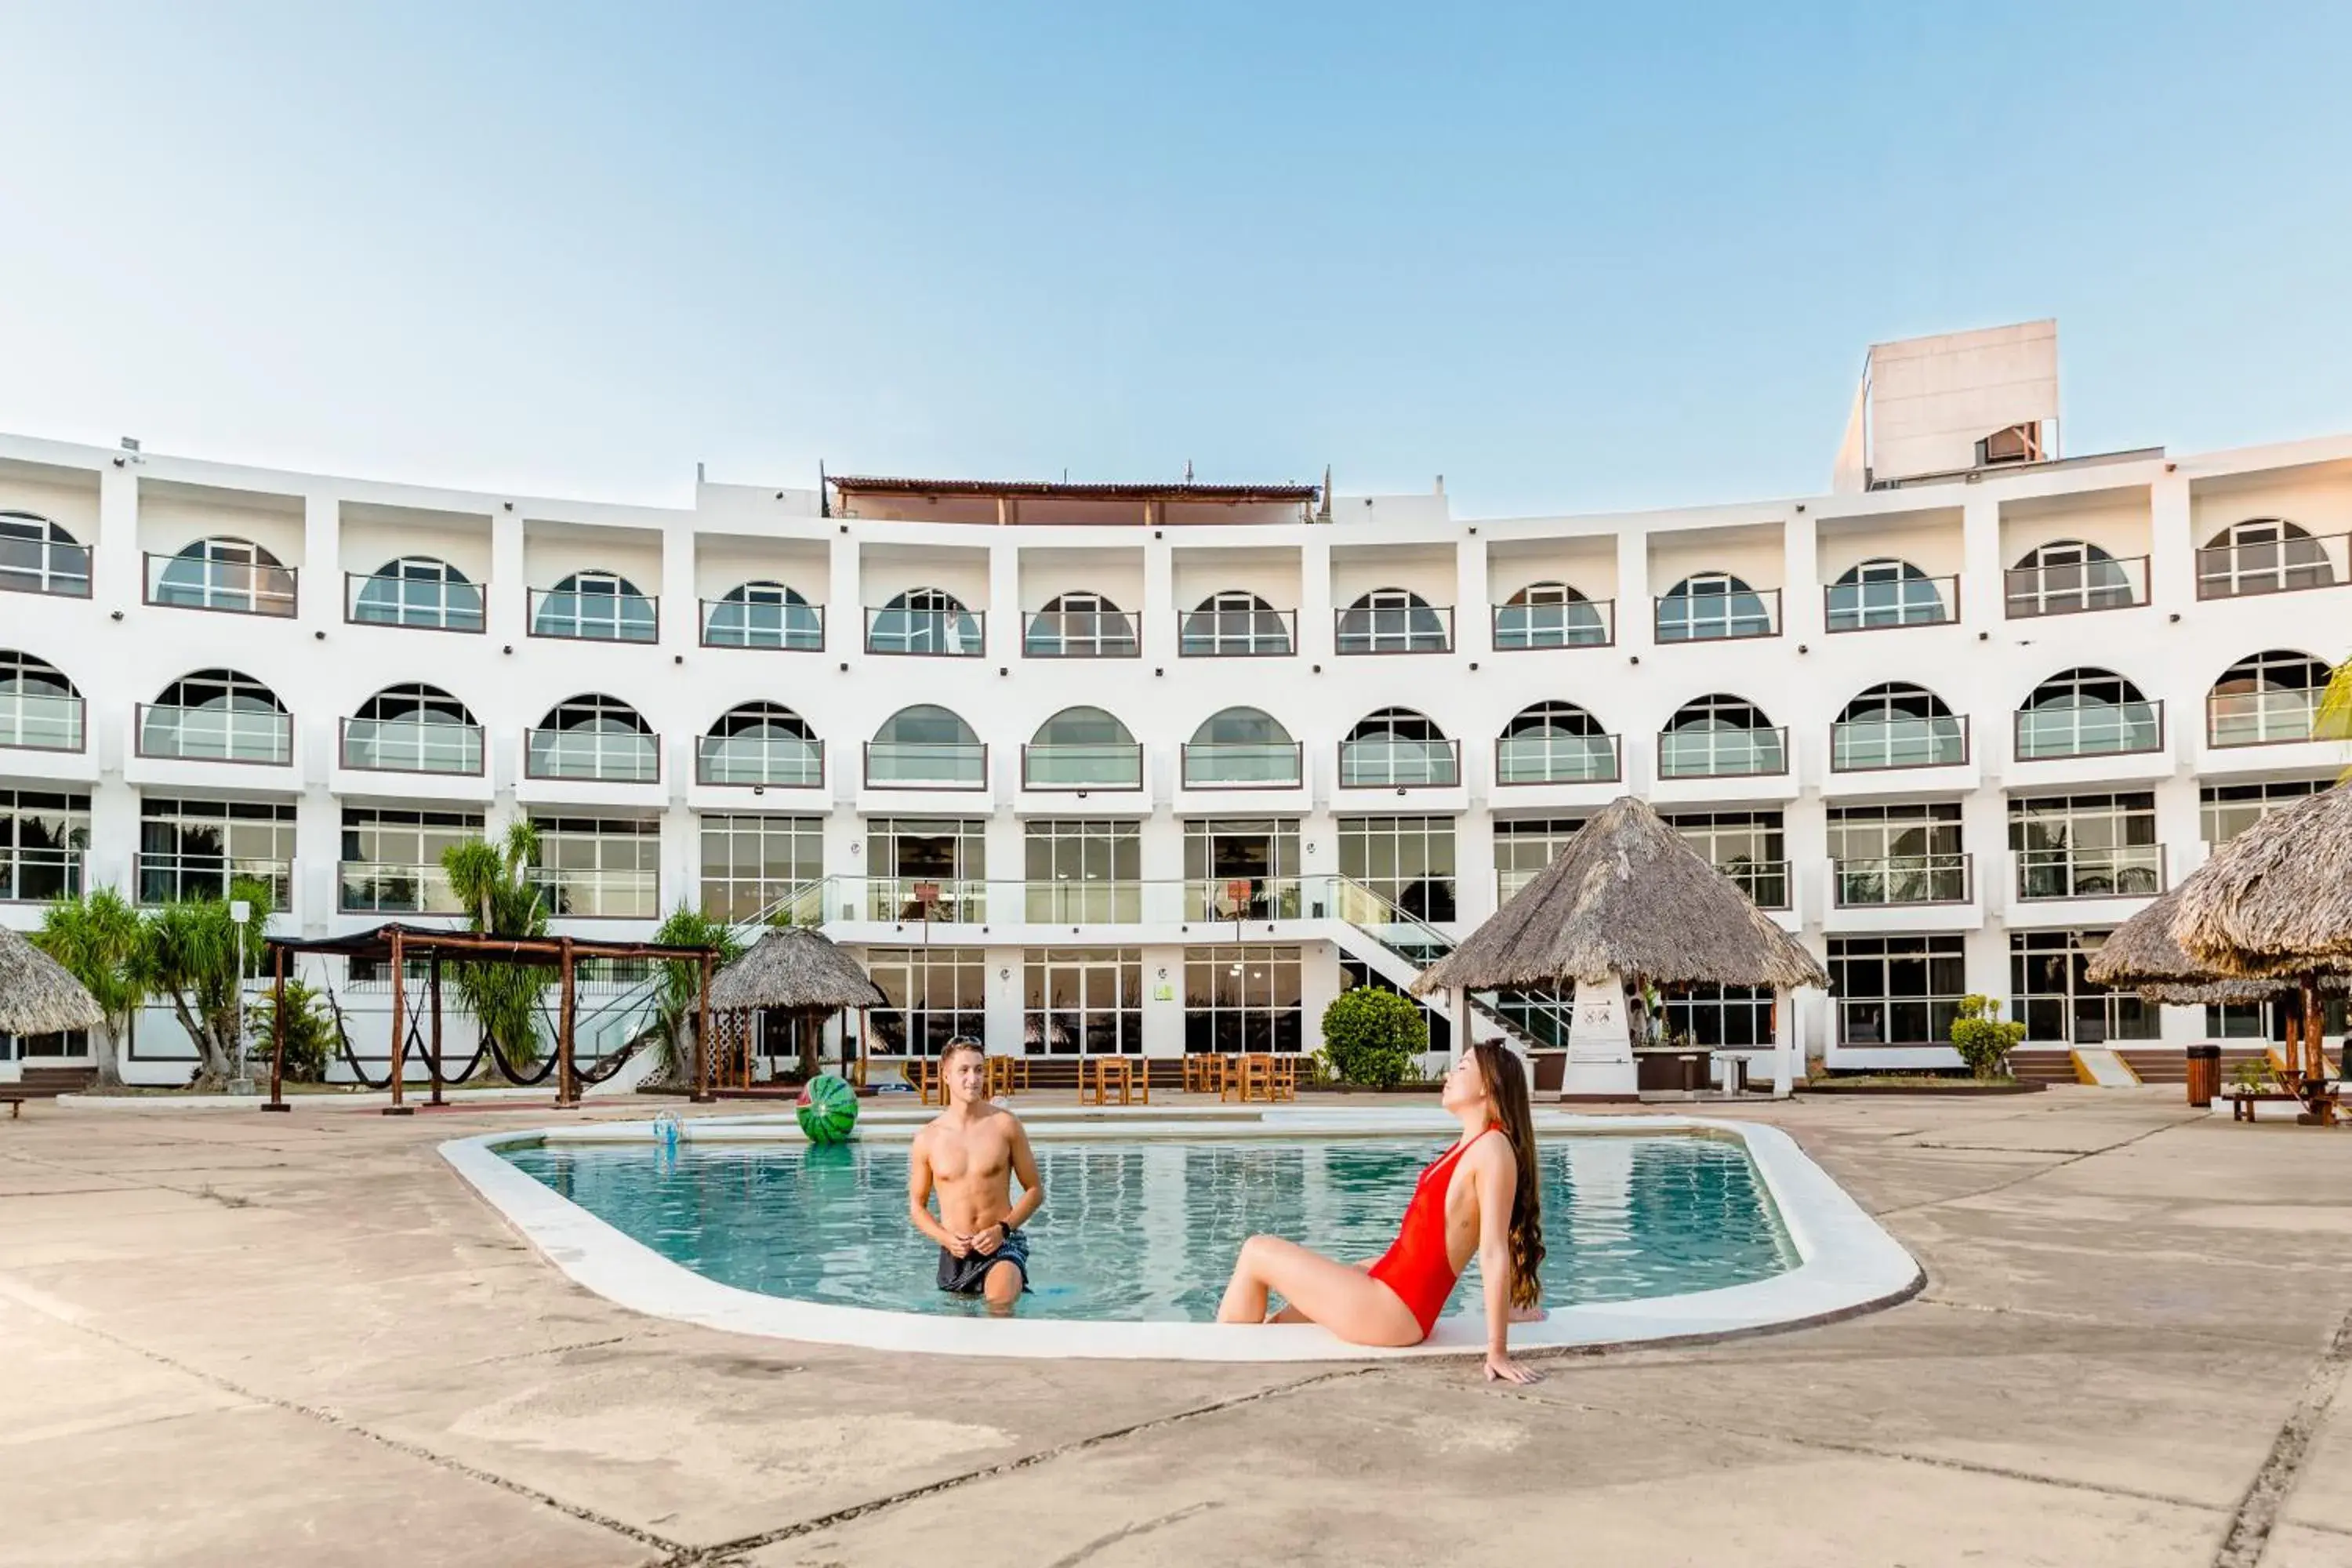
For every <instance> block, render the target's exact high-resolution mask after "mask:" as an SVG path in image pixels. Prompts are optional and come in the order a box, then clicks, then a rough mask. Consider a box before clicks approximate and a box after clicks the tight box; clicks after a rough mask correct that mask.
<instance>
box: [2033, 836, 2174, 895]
mask: <svg viewBox="0 0 2352 1568" xmlns="http://www.w3.org/2000/svg"><path fill="white" fill-rule="evenodd" d="M2011 853H2012V854H2014V855H2015V856H2016V858H2017V896H2018V898H2019V899H2020V900H2041V899H2131V898H2143V897H2150V896H2153V895H2155V894H2158V893H2160V892H2162V891H2164V846H2163V845H2161V844H2118V845H2112V846H2108V847H2104V848H2087V847H2079V846H2061V847H2055V848H2048V849H2018V850H2013V851H2011Z"/></svg>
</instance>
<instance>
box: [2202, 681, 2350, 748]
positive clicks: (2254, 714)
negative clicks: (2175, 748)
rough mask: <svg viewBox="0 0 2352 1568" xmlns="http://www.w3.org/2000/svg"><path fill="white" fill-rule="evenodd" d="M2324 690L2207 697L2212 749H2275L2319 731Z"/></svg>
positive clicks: (2207, 731)
mask: <svg viewBox="0 0 2352 1568" xmlns="http://www.w3.org/2000/svg"><path fill="white" fill-rule="evenodd" d="M2323 695H2324V690H2305V691H2294V690H2285V691H2281V690H2270V691H2215V692H2210V693H2208V694H2207V696H2206V698H2205V743H2206V744H2207V745H2209V746H2217V747H2218V746H2274V745H2277V744H2279V743H2281V742H2287V741H2308V740H2310V739H2312V737H2313V736H2314V735H2315V733H2316V732H2317V731H2318V725H2319V700H2320V698H2321V697H2322V696H2323Z"/></svg>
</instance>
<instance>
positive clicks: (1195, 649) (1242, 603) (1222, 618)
mask: <svg viewBox="0 0 2352 1568" xmlns="http://www.w3.org/2000/svg"><path fill="white" fill-rule="evenodd" d="M1290 621H1291V616H1290V612H1288V611H1286V610H1277V609H1276V608H1275V607H1274V606H1273V605H1269V604H1267V603H1266V602H1265V600H1264V599H1261V598H1259V597H1258V596H1257V595H1255V594H1245V593H1243V592H1242V591H1241V590H1239V589H1237V588H1235V589H1228V590H1226V591H1225V592H1223V593H1222V594H1212V595H1209V596H1208V597H1207V598H1205V599H1203V600H1202V601H1201V602H1200V604H1199V605H1195V606H1194V607H1193V608H1192V611H1191V612H1190V613H1189V614H1187V615H1186V616H1185V617H1184V625H1183V627H1182V630H1181V634H1180V636H1179V637H1178V645H1177V652H1178V653H1180V654H1181V655H1182V656H1183V657H1184V658H1254V657H1257V656H1261V655H1282V654H1287V653H1289V652H1290V651H1291V647H1292V643H1291V637H1290Z"/></svg>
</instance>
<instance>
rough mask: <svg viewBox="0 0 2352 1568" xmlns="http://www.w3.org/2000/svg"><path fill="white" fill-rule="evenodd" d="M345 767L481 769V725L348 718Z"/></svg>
mask: <svg viewBox="0 0 2352 1568" xmlns="http://www.w3.org/2000/svg"><path fill="white" fill-rule="evenodd" d="M341 744H342V751H341V755H342V763H343V766H344V767H346V768H349V769H352V770H353V771H355V772H359V773H457V774H464V775H468V776H471V777H476V778H478V777H480V776H481V773H482V751H483V748H482V727H481V726H480V725H479V724H453V723H449V722H447V721H428V720H423V719H346V720H344V721H342V742H341Z"/></svg>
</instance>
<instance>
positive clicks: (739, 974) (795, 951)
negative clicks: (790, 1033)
mask: <svg viewBox="0 0 2352 1568" xmlns="http://www.w3.org/2000/svg"><path fill="white" fill-rule="evenodd" d="M710 1005H711V1006H712V1007H713V1008H714V1009H716V1010H719V1011H722V1012H750V1011H752V1010H755V1009H756V1010H761V1011H766V1012H779V1013H789V1014H792V1015H793V1025H794V1029H795V1032H796V1034H797V1035H798V1037H799V1039H800V1042H801V1062H802V1066H803V1069H805V1068H808V1067H809V1065H810V1063H811V1061H812V1059H813V1053H812V1051H811V1048H810V1039H811V1027H812V1026H814V1025H821V1024H822V1023H823V1021H824V1019H826V1018H828V1017H830V1016H832V1015H834V1014H835V1013H837V1012H839V1011H841V1010H842V1009H843V1008H845V1007H856V1008H860V1009H863V1008H866V1007H884V1006H887V1005H889V998H888V997H887V996H885V995H883V994H882V992H881V989H880V988H879V987H878V986H877V985H876V984H874V982H873V980H872V979H871V978H870V977H869V976H868V975H867V974H866V971H865V970H864V969H862V968H860V967H859V966H858V963H857V961H856V959H854V958H852V957H850V956H849V954H847V953H845V952H842V951H841V949H839V948H838V947H835V945H834V944H833V942H832V941H831V940H830V939H829V938H827V937H826V936H825V935H824V933H823V932H822V931H812V930H810V929H809V928H807V927H805V926H779V927H777V928H776V929H774V930H773V931H769V932H767V933H766V934H765V935H763V936H762V937H761V938H760V940H759V941H758V942H754V943H753V944H752V946H751V952H747V953H745V954H744V955H743V956H742V957H740V958H739V959H737V960H736V961H735V962H734V963H730V964H729V965H728V966H727V967H726V968H725V969H723V970H721V971H719V978H718V979H716V980H714V981H712V982H711V984H710ZM859 1033H860V1037H861V1039H860V1045H861V1048H862V1046H863V1034H864V1031H862V1030H861V1031H860V1032H859Z"/></svg>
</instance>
